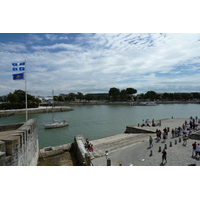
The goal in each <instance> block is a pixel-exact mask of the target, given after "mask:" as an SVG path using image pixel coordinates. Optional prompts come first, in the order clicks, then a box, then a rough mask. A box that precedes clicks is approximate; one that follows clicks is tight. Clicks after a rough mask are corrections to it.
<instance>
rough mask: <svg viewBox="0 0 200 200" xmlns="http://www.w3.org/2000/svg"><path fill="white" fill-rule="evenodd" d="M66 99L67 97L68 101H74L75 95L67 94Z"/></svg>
mask: <svg viewBox="0 0 200 200" xmlns="http://www.w3.org/2000/svg"><path fill="white" fill-rule="evenodd" d="M68 97H69V101H75V99H76V94H75V93H69V94H68Z"/></svg>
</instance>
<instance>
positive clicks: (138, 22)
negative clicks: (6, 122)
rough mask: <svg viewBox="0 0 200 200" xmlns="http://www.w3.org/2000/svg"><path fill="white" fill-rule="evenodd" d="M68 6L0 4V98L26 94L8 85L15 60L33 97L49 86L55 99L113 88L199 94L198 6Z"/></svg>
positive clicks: (18, 84)
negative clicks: (23, 70)
mask: <svg viewBox="0 0 200 200" xmlns="http://www.w3.org/2000/svg"><path fill="white" fill-rule="evenodd" d="M11 2H12V3H13V4H12V5H13V6H10V4H11ZM67 2H68V4H66V1H63V0H58V1H57V4H48V7H47V4H46V1H44V2H43V1H42V2H41V1H39V0H36V1H35V3H34V4H28V3H27V2H26V1H22V0H19V1H17V2H16V1H14V0H10V1H5V2H4V4H3V5H2V6H3V7H2V8H3V9H2V10H1V12H0V17H1V19H4V20H2V21H1V31H3V32H1V33H0V96H1V95H6V94H8V93H9V92H14V90H16V89H22V90H24V88H25V86H24V81H23V80H18V81H14V80H12V74H14V72H13V71H12V63H13V62H23V61H24V60H26V72H27V88H28V92H29V93H30V94H34V95H35V94H37V95H43V96H46V95H51V92H52V89H53V90H54V91H55V94H56V95H59V94H60V93H70V92H74V93H77V92H82V93H83V94H86V93H97V92H98V93H99V92H108V91H109V89H110V88H111V87H116V88H119V89H120V90H122V89H126V88H128V87H132V88H135V89H137V91H138V93H146V92H147V91H149V90H153V91H155V92H200V83H199V77H200V34H199V30H198V27H199V26H197V24H198V23H199V22H198V19H199V16H198V13H199V10H198V8H199V7H198V6H197V5H198V4H197V5H196V4H195V2H196V1H193V0H191V1H190V3H187V2H185V1H174V0H173V1H171V0H169V1H167V2H165V3H163V2H162V1H159V0H152V1H148V0H142V1H139V2H137V1H134V3H133V1H132V0H124V1H123V4H122V2H121V1H114V0H110V1H109V2H108V1H104V0H101V1H97V2H96V1H95V2H94V1H92V0H86V1H81V0H74V1H73V3H71V2H69V1H67ZM180 3H181V6H180ZM38 4H39V5H40V6H38ZM22 5H23V8H26V9H22ZM77 5H78V6H77ZM144 5H145V6H144ZM30 6H31V9H30ZM28 8H29V9H28ZM47 8H48V9H47ZM22 10H23V12H19V11H22ZM16 11H17V14H16ZM35 11H37V12H35ZM74 33H76V34H74Z"/></svg>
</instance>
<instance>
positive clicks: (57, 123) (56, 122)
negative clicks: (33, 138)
mask: <svg viewBox="0 0 200 200" xmlns="http://www.w3.org/2000/svg"><path fill="white" fill-rule="evenodd" d="M68 125H69V122H67V121H66V120H60V121H59V120H55V119H54V120H53V123H50V124H44V125H43V126H44V128H45V129H50V128H60V127H64V126H68Z"/></svg>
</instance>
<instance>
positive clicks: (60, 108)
mask: <svg viewBox="0 0 200 200" xmlns="http://www.w3.org/2000/svg"><path fill="white" fill-rule="evenodd" d="M131 103H132V102H107V101H93V102H56V103H55V106H56V107H54V112H67V111H73V110H74V109H72V108H70V107H68V106H70V105H128V106H129V105H130V104H131ZM133 103H137V102H136V101H134V102H133ZM156 103H157V104H200V101H156ZM41 105H42V106H40V107H38V108H28V113H29V114H32V113H45V112H52V107H51V106H46V105H45V104H41ZM25 113H26V109H12V110H0V118H1V117H7V116H11V115H20V114H25Z"/></svg>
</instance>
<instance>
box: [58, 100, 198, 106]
mask: <svg viewBox="0 0 200 200" xmlns="http://www.w3.org/2000/svg"><path fill="white" fill-rule="evenodd" d="M131 103H139V101H133V102H121V101H116V102H108V101H91V102H56V104H55V105H56V106H61V105H62V106H65V105H130V104H131ZM156 103H157V104H190V103H194V104H200V101H156Z"/></svg>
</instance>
